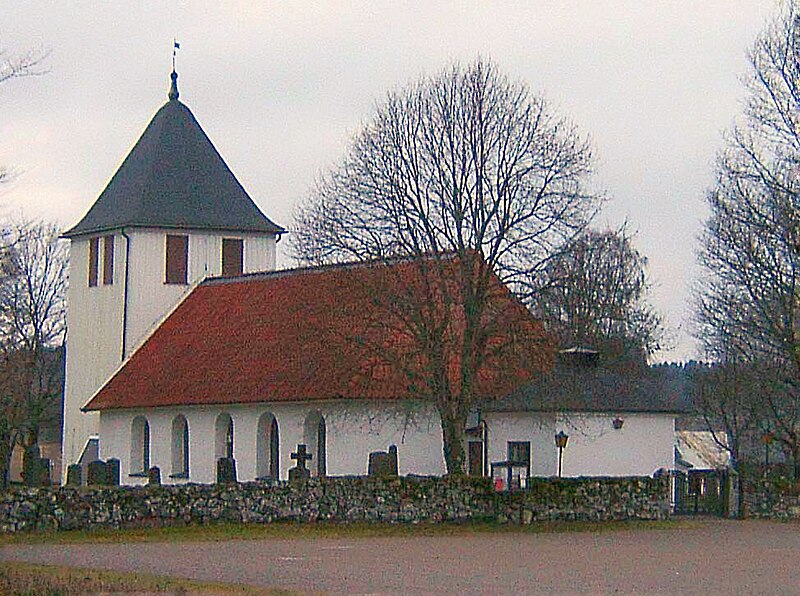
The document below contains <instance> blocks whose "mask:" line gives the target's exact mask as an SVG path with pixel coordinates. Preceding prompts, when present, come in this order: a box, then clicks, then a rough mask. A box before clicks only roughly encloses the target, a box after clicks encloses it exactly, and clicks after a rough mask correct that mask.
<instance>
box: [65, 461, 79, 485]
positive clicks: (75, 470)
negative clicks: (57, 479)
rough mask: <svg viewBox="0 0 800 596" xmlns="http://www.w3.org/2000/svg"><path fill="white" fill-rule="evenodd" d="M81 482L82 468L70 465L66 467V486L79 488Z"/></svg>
mask: <svg viewBox="0 0 800 596" xmlns="http://www.w3.org/2000/svg"><path fill="white" fill-rule="evenodd" d="M82 482H83V468H82V467H81V465H80V464H70V465H69V466H68V467H67V486H80V485H81V483H82Z"/></svg>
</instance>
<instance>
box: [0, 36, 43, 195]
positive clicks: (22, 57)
mask: <svg viewBox="0 0 800 596" xmlns="http://www.w3.org/2000/svg"><path fill="white" fill-rule="evenodd" d="M48 55H49V52H48V51H47V50H44V49H36V50H29V51H27V52H25V53H23V54H19V55H17V56H10V55H9V54H8V52H6V51H5V50H3V49H2V48H0V84H2V83H4V82H6V81H8V80H10V79H14V78H19V77H29V76H34V75H40V74H44V73H45V72H47V71H46V69H44V68H43V64H44V62H45V60H46V58H47V56H48ZM9 176H10V174H9V171H8V170H7V169H5V168H3V167H0V183H2V182H3V181H5V180H7V179H8V178H9Z"/></svg>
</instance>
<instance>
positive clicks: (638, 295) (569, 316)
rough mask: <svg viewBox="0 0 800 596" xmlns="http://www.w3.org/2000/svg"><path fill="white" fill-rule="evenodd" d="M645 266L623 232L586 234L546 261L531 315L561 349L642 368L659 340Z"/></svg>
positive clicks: (657, 318)
mask: <svg viewBox="0 0 800 596" xmlns="http://www.w3.org/2000/svg"><path fill="white" fill-rule="evenodd" d="M646 266H647V259H646V258H645V257H644V256H643V255H642V254H641V253H639V251H637V250H636V249H635V248H634V247H633V245H632V243H631V237H630V236H629V235H628V232H627V229H626V227H625V226H622V227H620V228H619V229H617V230H606V231H602V232H601V231H597V230H587V231H586V232H585V233H584V234H582V235H581V236H579V237H578V238H576V239H575V240H574V241H573V242H571V243H570V244H569V246H568V247H567V248H566V250H564V251H563V252H561V253H560V254H558V255H556V256H554V257H553V258H552V259H551V260H550V261H549V263H548V264H547V266H546V267H545V270H544V275H543V282H542V286H543V287H542V289H541V290H540V291H539V292H538V293H537V294H536V295H535V297H534V300H533V304H532V306H533V311H534V312H535V313H536V314H537V315H538V316H539V317H540V318H541V319H542V321H543V322H544V323H545V325H546V326H547V327H548V329H549V330H550V331H551V333H553V335H554V336H555V337H556V338H557V339H558V341H559V342H560V344H561V345H562V346H563V347H567V346H570V345H579V346H590V347H594V348H596V349H599V350H601V351H602V352H604V359H605V360H606V361H608V362H611V361H619V360H623V361H626V362H628V361H633V362H635V363H637V364H642V365H643V364H645V363H646V360H647V357H649V356H651V355H652V354H653V353H654V352H655V351H656V350H658V349H660V347H661V343H662V342H663V340H664V337H665V332H664V327H663V323H662V319H661V317H660V316H659V315H658V313H656V312H655V310H654V309H653V307H652V306H651V305H650V304H649V303H648V302H647V294H648V291H649V289H650V283H649V281H648V279H647V274H646Z"/></svg>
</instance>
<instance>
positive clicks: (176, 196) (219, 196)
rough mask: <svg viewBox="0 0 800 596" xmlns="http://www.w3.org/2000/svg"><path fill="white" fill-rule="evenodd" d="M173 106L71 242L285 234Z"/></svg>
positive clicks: (172, 103) (174, 100) (174, 101)
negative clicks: (99, 236) (201, 233)
mask: <svg viewBox="0 0 800 596" xmlns="http://www.w3.org/2000/svg"><path fill="white" fill-rule="evenodd" d="M170 76H171V79H172V83H171V86H170V90H169V95H168V96H169V101H168V102H167V103H165V104H164V105H163V106H161V109H159V110H158V112H156V115H155V116H154V117H153V119H152V120H151V121H150V124H148V125H147V128H146V129H145V131H144V132H143V133H142V136H141V137H140V138H139V140H138V141H137V142H136V145H134V147H133V149H131V152H130V153H129V154H128V156H127V157H126V158H125V161H123V162H122V165H121V166H120V167H119V169H118V170H117V173H116V174H114V177H113V178H111V181H110V182H109V183H108V186H106V188H105V190H104V191H103V192H102V193H101V194H100V196H99V197H98V199H97V201H95V203H94V205H92V207H91V209H89V212H88V213H87V214H86V215H85V216H84V218H83V219H82V220H81V221H80V222H79V223H78V224H77V225H76V226H75V227H73V228H72V229H70V230H68V231H67V232H65V233H64V236H65V237H67V238H70V237H73V236H80V235H83V234H94V233H99V232H104V231H109V230H114V229H120V228H122V227H157V228H173V229H187V230H188V229H201V230H229V231H237V232H265V233H273V234H280V233H283V232H284V231H285V230H284V229H283V228H281V227H280V226H278V225H276V224H275V223H273V222H272V221H270V220H269V219H268V218H267V217H266V216H265V215H264V214H263V213H262V212H261V211H260V210H259V208H258V207H257V206H256V204H255V203H254V202H253V200H252V199H251V198H250V196H249V195H248V194H247V191H245V189H244V188H243V187H242V185H241V184H239V181H238V180H237V179H236V177H235V176H234V175H233V173H232V172H231V170H230V169H229V168H228V166H227V164H226V163H225V161H224V160H223V159H222V157H221V156H220V154H219V153H217V150H216V149H215V148H214V145H213V144H212V143H211V141H210V140H209V138H208V137H207V136H206V134H205V132H203V129H202V128H200V125H199V124H198V123H197V120H195V117H194V115H193V114H192V112H191V111H190V110H189V108H187V107H186V106H185V105H184V104H183V103H181V102H180V101H178V84H177V80H178V75H177V73H176V72H174V71H173V72H172V74H171V75H170Z"/></svg>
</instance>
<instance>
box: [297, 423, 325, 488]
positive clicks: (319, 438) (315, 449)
mask: <svg viewBox="0 0 800 596" xmlns="http://www.w3.org/2000/svg"><path fill="white" fill-rule="evenodd" d="M327 434H328V432H327V427H326V425H325V417H324V416H322V414H320V413H319V412H317V411H316V410H314V411H312V412H310V413H309V414H308V416H306V420H305V424H304V425H303V440H304V441H305V443H306V447H307V448H308V452H309V453H310V454H311V455H312V456H313V459H312V460H311V465H310V466H309V468H310V470H311V475H312V476H325V475H326V474H327V471H328V465H327V459H328V453H327V450H328V445H327V443H328V440H327Z"/></svg>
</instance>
